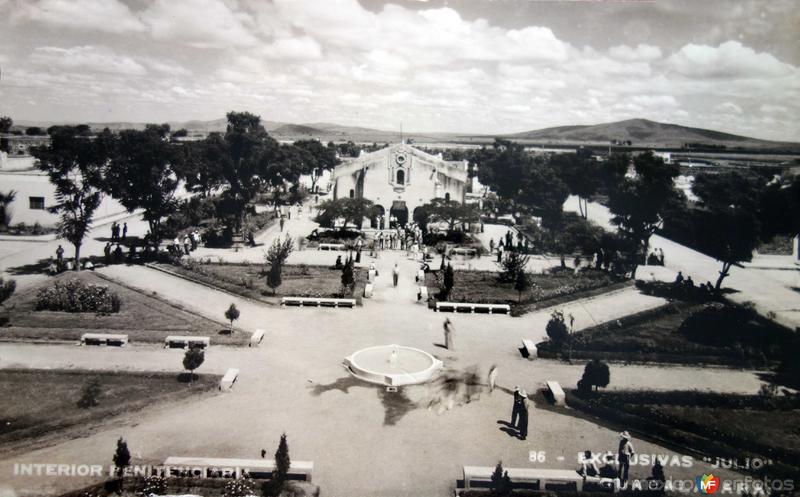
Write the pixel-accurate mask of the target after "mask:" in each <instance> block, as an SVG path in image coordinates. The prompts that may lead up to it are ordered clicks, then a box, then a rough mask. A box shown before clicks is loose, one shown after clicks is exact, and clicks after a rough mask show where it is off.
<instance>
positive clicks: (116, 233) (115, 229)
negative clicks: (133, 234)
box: [111, 221, 128, 242]
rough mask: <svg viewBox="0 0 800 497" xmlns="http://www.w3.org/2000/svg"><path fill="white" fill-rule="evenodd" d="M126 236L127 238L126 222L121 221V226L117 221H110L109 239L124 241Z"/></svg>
mask: <svg viewBox="0 0 800 497" xmlns="http://www.w3.org/2000/svg"><path fill="white" fill-rule="evenodd" d="M120 230H121V231H122V236H120ZM126 238H128V223H122V227H121V228H120V225H119V223H117V222H116V221H114V222H113V223H111V241H113V242H116V241H121V242H124V241H125V239H126Z"/></svg>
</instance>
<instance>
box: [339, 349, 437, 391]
mask: <svg viewBox="0 0 800 497" xmlns="http://www.w3.org/2000/svg"><path fill="white" fill-rule="evenodd" d="M344 366H345V367H346V368H347V369H348V371H350V373H351V374H352V375H353V376H355V377H356V378H358V379H360V380H364V381H368V382H370V383H376V384H378V385H386V386H395V387H396V386H402V385H415V384H418V383H425V382H426V381H428V380H430V379H431V378H433V376H434V375H435V374H436V373H437V372H438V371H439V370H440V369H442V361H440V360H439V359H437V358H435V357H433V356H432V355H430V354H429V353H427V352H425V351H423V350H419V349H415V348H413V347H405V346H403V345H378V346H376V347H367V348H366V349H361V350H359V351H358V352H355V353H354V354H352V355H350V356H348V357H345V359H344Z"/></svg>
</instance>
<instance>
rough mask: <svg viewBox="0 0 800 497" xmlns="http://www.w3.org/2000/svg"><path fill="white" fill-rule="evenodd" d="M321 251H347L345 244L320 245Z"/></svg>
mask: <svg viewBox="0 0 800 497" xmlns="http://www.w3.org/2000/svg"><path fill="white" fill-rule="evenodd" d="M318 248H319V250H347V247H345V245H344V243H320V244H319V247H318Z"/></svg>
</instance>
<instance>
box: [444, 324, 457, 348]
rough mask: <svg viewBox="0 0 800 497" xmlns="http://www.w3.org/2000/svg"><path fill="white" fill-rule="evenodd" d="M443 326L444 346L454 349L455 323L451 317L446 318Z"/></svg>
mask: <svg viewBox="0 0 800 497" xmlns="http://www.w3.org/2000/svg"><path fill="white" fill-rule="evenodd" d="M442 327H443V328H444V348H446V349H447V350H453V348H454V346H455V345H454V344H453V323H452V321H450V318H445V320H444V324H443V325H442Z"/></svg>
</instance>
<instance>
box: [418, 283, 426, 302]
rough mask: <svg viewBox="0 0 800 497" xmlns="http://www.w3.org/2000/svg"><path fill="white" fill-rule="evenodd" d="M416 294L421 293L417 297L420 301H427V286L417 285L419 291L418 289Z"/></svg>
mask: <svg viewBox="0 0 800 497" xmlns="http://www.w3.org/2000/svg"><path fill="white" fill-rule="evenodd" d="M417 295H421V297H420V299H419V301H420V302H422V303H423V304H424V303H427V302H428V287H426V286H421V287H419V291H418V293H417Z"/></svg>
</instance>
